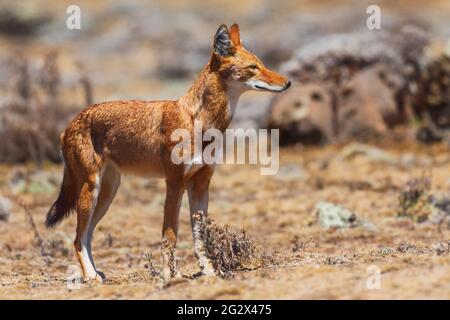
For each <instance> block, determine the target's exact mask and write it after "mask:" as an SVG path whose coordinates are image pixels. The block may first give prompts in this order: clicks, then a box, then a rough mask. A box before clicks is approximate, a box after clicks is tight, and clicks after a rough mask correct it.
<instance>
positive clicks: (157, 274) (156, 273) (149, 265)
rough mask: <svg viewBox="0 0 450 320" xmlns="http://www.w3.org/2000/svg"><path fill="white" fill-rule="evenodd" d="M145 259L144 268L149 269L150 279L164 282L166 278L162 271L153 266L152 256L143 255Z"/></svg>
mask: <svg viewBox="0 0 450 320" xmlns="http://www.w3.org/2000/svg"><path fill="white" fill-rule="evenodd" d="M143 258H144V260H145V261H146V263H145V265H144V268H145V269H147V271H148V274H149V275H150V277H151V278H152V279H159V280H164V277H163V274H162V273H161V271H160V270H159V269H158V268H157V267H155V265H154V264H153V256H152V254H151V253H145V254H143Z"/></svg>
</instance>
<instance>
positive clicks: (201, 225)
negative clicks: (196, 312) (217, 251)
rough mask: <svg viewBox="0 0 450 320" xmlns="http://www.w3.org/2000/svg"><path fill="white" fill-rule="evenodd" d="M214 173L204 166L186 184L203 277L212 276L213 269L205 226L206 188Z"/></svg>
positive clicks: (206, 214)
mask: <svg viewBox="0 0 450 320" xmlns="http://www.w3.org/2000/svg"><path fill="white" fill-rule="evenodd" d="M213 173H214V167H213V166H205V167H204V168H202V169H201V170H200V171H199V172H197V173H196V174H195V175H194V176H193V177H192V178H191V179H190V181H189V183H188V196H189V207H190V212H191V226H192V233H193V238H194V249H195V255H196V256H197V259H198V263H199V265H200V268H201V269H202V273H203V274H205V275H214V274H215V271H214V267H213V265H212V263H211V261H210V259H209V258H208V256H207V255H206V247H205V234H204V231H205V226H206V218H207V216H208V200H209V199H208V198H209V195H208V188H209V183H210V181H211V177H212V175H213Z"/></svg>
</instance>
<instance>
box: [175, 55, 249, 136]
mask: <svg viewBox="0 0 450 320" xmlns="http://www.w3.org/2000/svg"><path fill="white" fill-rule="evenodd" d="M241 93H242V90H240V89H239V88H233V87H232V86H227V85H226V84H225V83H224V81H223V80H222V79H221V78H220V76H219V74H218V73H217V72H214V71H212V70H211V67H210V63H208V64H207V65H206V66H205V68H203V70H202V72H201V73H200V76H199V77H198V79H197V81H196V82H195V83H194V84H193V85H192V87H191V88H190V89H189V91H188V92H187V93H186V94H185V95H184V96H183V97H181V98H180V99H179V100H178V103H179V104H180V105H181V106H182V107H183V108H185V109H186V111H187V112H188V113H189V114H190V116H191V117H192V118H193V119H195V120H197V121H201V123H202V125H203V128H205V129H208V128H216V129H219V130H221V131H224V130H225V129H226V128H227V127H228V125H229V124H230V122H231V120H232V118H233V115H234V111H235V109H236V106H237V103H238V100H239V96H240V95H241Z"/></svg>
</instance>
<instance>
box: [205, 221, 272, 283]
mask: <svg viewBox="0 0 450 320" xmlns="http://www.w3.org/2000/svg"><path fill="white" fill-rule="evenodd" d="M197 224H198V227H199V229H198V230H199V233H200V234H199V235H198V238H199V239H196V240H200V239H201V241H202V242H203V245H204V253H205V255H206V257H207V258H208V259H209V260H210V262H211V264H212V266H213V268H214V270H215V271H216V273H217V274H218V275H220V276H222V277H230V276H233V275H234V273H235V272H236V271H248V270H254V269H257V268H260V267H262V266H264V265H266V264H267V263H268V262H270V261H272V260H273V259H272V255H271V254H269V253H267V252H264V251H263V250H262V248H261V247H260V246H258V245H256V244H255V243H254V241H253V240H252V239H251V238H250V237H249V236H248V234H247V232H246V231H245V230H244V229H242V230H240V231H236V230H232V229H230V228H229V227H228V226H227V225H225V226H218V225H217V224H216V223H215V222H214V220H213V219H212V218H206V219H197Z"/></svg>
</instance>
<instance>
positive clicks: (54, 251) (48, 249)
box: [19, 201, 69, 263]
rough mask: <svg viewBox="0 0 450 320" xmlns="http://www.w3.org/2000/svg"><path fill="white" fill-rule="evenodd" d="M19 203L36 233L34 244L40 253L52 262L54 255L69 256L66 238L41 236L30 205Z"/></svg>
mask: <svg viewBox="0 0 450 320" xmlns="http://www.w3.org/2000/svg"><path fill="white" fill-rule="evenodd" d="M19 205H20V206H21V207H22V208H23V209H24V211H25V214H26V219H27V221H28V224H29V225H30V228H31V229H32V231H33V233H34V243H33V245H34V247H35V248H37V249H38V250H39V254H40V255H41V256H42V257H44V258H45V259H46V261H47V263H50V261H51V258H53V257H57V256H64V257H67V256H68V254H69V249H68V248H67V246H66V243H65V241H64V239H63V238H61V237H56V238H54V239H50V240H46V239H44V238H43V237H42V236H41V234H40V232H39V230H38V228H37V226H36V223H35V222H34V219H33V215H32V214H31V211H30V209H29V208H28V206H27V205H26V204H25V203H23V202H22V201H19Z"/></svg>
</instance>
